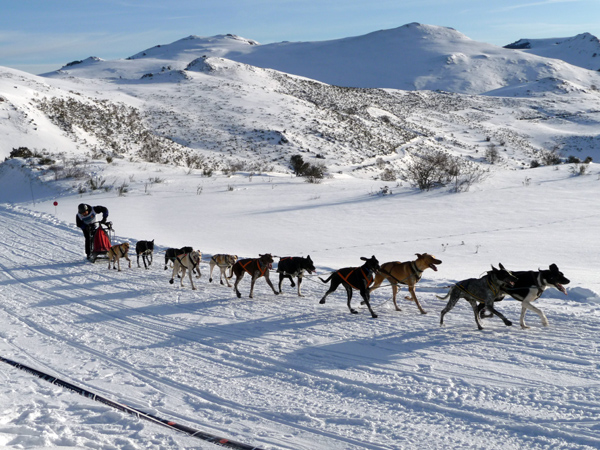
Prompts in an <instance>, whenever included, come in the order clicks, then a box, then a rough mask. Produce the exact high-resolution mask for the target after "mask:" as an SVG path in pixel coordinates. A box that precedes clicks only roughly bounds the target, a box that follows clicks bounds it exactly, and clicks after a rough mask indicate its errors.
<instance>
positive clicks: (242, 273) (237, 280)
mask: <svg viewBox="0 0 600 450" xmlns="http://www.w3.org/2000/svg"><path fill="white" fill-rule="evenodd" d="M242 278H244V272H243V271H242V272H240V274H239V275H236V277H235V282H234V283H233V290H234V291H235V295H237V298H241V297H242V293H241V292H240V291H239V290H238V284H239V282H240V280H241V279H242Z"/></svg>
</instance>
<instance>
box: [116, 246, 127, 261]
mask: <svg viewBox="0 0 600 450" xmlns="http://www.w3.org/2000/svg"><path fill="white" fill-rule="evenodd" d="M122 246H123V244H121V245H118V246H117V250H119V253H121V256H119V258H122V257H123V256H125V254H127V252H124V251H123V247H122Z"/></svg>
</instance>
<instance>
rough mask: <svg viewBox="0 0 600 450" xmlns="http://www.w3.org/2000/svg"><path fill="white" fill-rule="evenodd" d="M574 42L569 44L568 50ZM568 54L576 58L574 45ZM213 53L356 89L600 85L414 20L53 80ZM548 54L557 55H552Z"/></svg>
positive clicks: (132, 61)
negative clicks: (553, 81) (545, 82)
mask: <svg viewBox="0 0 600 450" xmlns="http://www.w3.org/2000/svg"><path fill="white" fill-rule="evenodd" d="M588 37H590V38H593V37H592V36H590V35H588ZM580 44H581V42H579V41H575V42H574V43H573V46H575V47H576V48H577V46H579V45H580ZM586 46H587V45H586ZM569 50H570V52H571V53H572V54H574V53H577V52H576V51H575V49H574V48H570V49H569ZM560 54H561V55H562V54H565V53H564V51H563V52H561V53H560ZM579 54H580V56H578V59H577V62H579V63H581V64H584V62H585V61H584V60H589V61H590V64H592V65H593V61H595V59H594V58H593V57H592V55H591V54H590V55H588V54H587V53H585V54H583V55H581V52H579ZM211 56H217V57H223V58H227V59H231V60H234V61H238V62H242V63H246V64H250V65H253V66H257V67H263V68H270V69H275V70H277V71H280V72H285V73H289V74H294V75H299V76H303V77H307V78H311V79H314V80H318V81H321V82H324V83H327V84H332V85H338V86H346V87H359V88H393V89H403V90H443V91H450V92H459V93H467V94H482V93H484V92H488V91H492V90H495V89H499V88H502V87H507V86H514V85H519V84H523V83H529V82H535V81H537V80H540V79H542V78H547V77H550V78H558V79H564V80H568V81H570V82H574V83H576V84H581V85H583V86H584V87H589V86H591V85H596V86H598V85H600V74H598V73H595V72H593V71H589V70H587V69H582V67H578V65H571V64H569V63H567V62H565V61H560V60H556V59H549V58H544V57H539V56H537V55H535V54H532V53H525V52H521V51H514V50H510V49H506V48H502V47H497V46H494V45H491V44H486V43H483V42H477V41H473V40H471V39H469V38H468V37H466V36H465V35H463V34H462V33H460V32H458V31H456V30H454V29H452V28H446V27H440V26H433V25H423V24H418V23H411V24H408V25H404V26H402V27H399V28H395V29H391V30H381V31H377V32H374V33H370V34H367V35H364V36H356V37H349V38H344V39H336V40H331V41H317V42H281V43H275V44H266V45H259V44H258V43H256V42H255V41H251V40H248V39H244V38H241V37H238V36H235V35H221V36H213V37H199V36H190V37H188V38H185V39H181V40H179V41H176V42H173V43H171V44H167V45H159V46H156V47H152V48H150V49H147V50H144V51H142V52H139V53H137V54H136V55H133V56H131V57H129V58H127V59H125V60H117V61H103V60H99V59H98V58H89V59H87V60H84V61H82V62H81V63H79V64H73V63H71V64H69V65H68V66H65V67H63V68H61V70H60V71H59V73H58V75H59V76H65V75H69V76H76V77H85V78H107V79H115V78H133V79H138V78H140V77H142V76H143V75H145V74H149V73H158V72H163V71H165V70H169V69H172V70H181V69H183V68H185V67H186V65H187V64H188V63H189V62H190V61H192V60H193V59H196V58H199V57H211ZM548 56H550V58H557V55H556V54H552V55H548ZM567 61H569V62H570V60H567ZM588 65H589V64H585V65H584V66H583V67H586V68H587V67H588ZM46 75H47V76H56V75H57V74H55V73H50V74H46Z"/></svg>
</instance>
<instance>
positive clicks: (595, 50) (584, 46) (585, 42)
mask: <svg viewBox="0 0 600 450" xmlns="http://www.w3.org/2000/svg"><path fill="white" fill-rule="evenodd" d="M505 48H511V49H518V50H522V51H523V52H526V53H531V54H533V55H538V56H543V57H544V58H553V59H560V60H562V61H566V62H568V63H569V64H573V65H574V66H580V67H583V68H586V69H589V70H596V71H598V70H600V41H599V40H598V38H597V37H596V36H594V35H592V34H590V33H582V34H578V35H577V36H574V37H569V38H548V39H519V40H518V41H516V42H513V43H512V44H509V45H506V46H505Z"/></svg>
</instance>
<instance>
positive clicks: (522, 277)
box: [479, 264, 571, 328]
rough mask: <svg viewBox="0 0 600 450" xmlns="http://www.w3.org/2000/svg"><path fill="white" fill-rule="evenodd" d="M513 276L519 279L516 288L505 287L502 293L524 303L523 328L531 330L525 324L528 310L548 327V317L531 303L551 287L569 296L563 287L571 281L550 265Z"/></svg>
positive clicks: (522, 306) (522, 310) (481, 306)
mask: <svg viewBox="0 0 600 450" xmlns="http://www.w3.org/2000/svg"><path fill="white" fill-rule="evenodd" d="M513 275H514V276H516V277H517V281H516V282H515V284H514V286H505V287H503V288H502V291H503V292H505V293H506V294H508V295H510V296H511V297H512V298H514V299H515V300H518V301H520V302H522V303H521V319H520V320H519V323H520V324H521V328H529V327H528V326H527V325H526V324H525V314H526V313H527V310H528V309H530V310H531V311H533V312H534V313H536V314H537V315H538V316H540V319H541V320H542V325H543V326H545V327H547V326H548V319H547V318H546V315H545V314H544V313H543V312H542V311H541V310H540V309H538V308H536V307H535V306H533V305H532V304H531V303H532V302H534V301H535V300H537V299H538V298H540V297H541V295H542V294H543V293H544V291H545V290H546V288H547V287H549V286H553V287H555V288H556V289H558V290H559V291H560V292H562V293H563V294H565V295H567V291H566V290H565V288H564V287H563V284H569V283H570V282H571V281H570V280H569V279H568V278H567V277H565V276H564V275H563V273H562V272H561V271H560V270H558V266H557V265H556V264H552V265H550V268H549V269H548V270H537V271H535V270H530V271H521V272H513ZM503 298H504V296H502V297H501V298H497V299H496V300H495V301H497V302H498V301H501V300H502V299H503ZM479 309H480V311H481V310H482V309H483V305H479Z"/></svg>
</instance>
